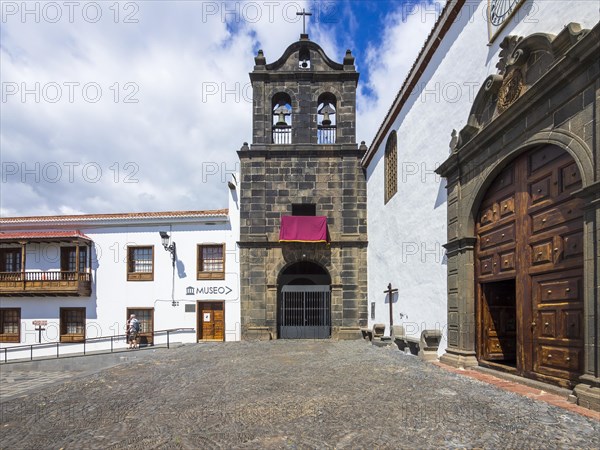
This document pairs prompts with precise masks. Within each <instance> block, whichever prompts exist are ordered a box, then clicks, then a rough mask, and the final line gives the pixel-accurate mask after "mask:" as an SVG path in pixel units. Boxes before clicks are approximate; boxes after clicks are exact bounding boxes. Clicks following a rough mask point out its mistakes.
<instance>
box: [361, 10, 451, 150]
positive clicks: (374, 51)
mask: <svg viewBox="0 0 600 450" xmlns="http://www.w3.org/2000/svg"><path fill="white" fill-rule="evenodd" d="M442 7H443V3H440V2H436V3H432V2H429V1H425V2H421V3H418V4H416V5H414V6H413V7H407V6H406V5H402V4H401V3H400V2H399V3H398V6H397V9H396V10H395V11H391V12H390V14H388V15H387V17H386V21H385V25H384V28H383V30H382V41H381V45H379V46H378V47H374V46H370V47H369V48H368V49H367V58H366V61H359V62H358V64H359V69H360V67H364V66H369V82H368V84H365V83H359V89H358V95H357V103H358V114H357V125H356V129H357V136H356V137H357V140H358V141H361V140H364V141H366V143H367V145H369V144H370V143H371V140H372V139H373V138H374V137H375V133H376V132H377V130H378V128H379V125H380V124H381V122H382V121H383V119H384V117H385V115H386V113H387V112H388V110H389V108H390V106H391V105H392V102H393V101H394V99H395V98H396V95H397V94H398V91H399V90H400V88H401V86H402V83H403V82H404V79H405V78H406V76H407V75H408V71H409V70H410V68H411V67H412V65H413V63H414V61H415V60H416V58H417V56H418V54H419V51H420V50H421V48H422V47H423V45H424V43H425V40H426V38H427V36H428V35H429V32H430V31H431V29H432V28H433V25H434V24H435V21H436V11H437V12H439V11H440V8H442Z"/></svg>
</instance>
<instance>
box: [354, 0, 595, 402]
mask: <svg viewBox="0 0 600 450" xmlns="http://www.w3.org/2000/svg"><path fill="white" fill-rule="evenodd" d="M599 19H600V16H599V9H598V3H597V2H593V1H592V2H590V1H570V2H561V1H546V0H511V1H500V0H489V1H474V2H465V1H462V0H451V1H448V2H447V3H446V6H445V7H444V9H443V11H442V12H441V15H440V18H439V20H438V22H437V23H436V25H435V26H434V28H433V30H432V32H431V34H430V36H429V37H428V39H427V41H426V43H425V45H424V46H423V48H422V50H421V52H420V54H419V56H418V58H417V60H416V61H415V63H414V65H413V67H412V69H411V71H410V73H409V74H408V76H407V78H406V79H405V81H404V84H403V86H402V88H401V90H400V92H398V94H397V96H396V98H395V100H394V102H393V104H392V106H391V108H390V110H389V112H388V114H387V115H386V117H385V118H384V120H383V122H382V124H381V126H380V129H379V131H378V132H377V134H376V136H375V138H374V141H373V143H372V145H371V147H370V148H369V151H368V152H367V154H366V155H365V157H364V159H363V166H364V167H365V169H366V171H367V192H368V204H367V208H368V229H369V248H368V271H369V303H370V308H369V326H372V325H373V324H375V323H383V324H386V333H387V328H388V326H389V323H390V318H389V304H388V300H387V298H388V297H387V294H385V293H384V291H385V290H386V289H387V286H388V283H391V284H392V287H393V288H398V293H397V294H395V296H394V297H395V298H394V303H393V324H394V325H404V327H405V332H406V333H407V334H413V335H415V336H419V335H420V333H421V331H422V330H423V329H440V330H442V334H443V337H444V340H443V341H442V343H441V345H440V347H439V354H440V355H441V354H442V353H445V354H444V356H443V357H442V361H444V362H446V363H449V364H453V365H456V366H463V367H464V366H470V365H478V364H479V365H487V366H488V367H493V368H498V369H500V370H504V371H509V372H513V373H515V374H517V375H522V376H526V377H530V378H535V379H538V380H541V381H545V382H550V383H554V384H559V385H562V386H565V387H573V386H576V385H579V386H580V389H579V391H578V394H579V395H580V394H581V393H582V392H584V391H585V392H588V391H589V386H594V385H596V386H597V385H598V379H599V378H598V375H599V374H598V363H597V361H598V360H599V358H600V357H599V352H598V346H597V338H594V336H597V335H598V315H597V304H598V292H597V283H595V282H594V275H593V274H598V267H597V266H595V265H594V260H595V258H596V257H595V256H594V255H597V254H598V241H597V237H595V238H594V236H597V235H595V234H594V233H595V232H597V227H598V224H597V209H598V202H597V198H598V189H597V186H598V178H597V177H598V175H597V174H598V173H600V172H599V171H598V170H599V169H598V158H597V154H598V122H597V115H598V97H599V88H598V79H599V76H598V60H599V56H598V55H599V51H598V29H599V25H598V21H599ZM453 130H456V131H453ZM594 155H596V156H594ZM550 162H552V163H550ZM594 164H595V167H594ZM567 167H568V169H567ZM436 171H437V172H439V173H440V175H442V176H443V177H445V178H441V177H440V176H439V175H437V173H436ZM503 171H505V172H503ZM512 171H515V172H514V173H516V174H517V175H518V176H517V175H515V177H514V178H513V177H512V175H513V172H512ZM519 174H521V175H519ZM504 175H507V176H504ZM527 177H529V178H527ZM569 177H570V178H569ZM571 179H572V180H571ZM569 180H570V181H569ZM446 182H448V186H447V190H446ZM502 183H508V184H509V185H510V186H508V185H506V184H502ZM511 186H512V187H511ZM503 189H504V190H503ZM509 191H510V192H509ZM581 197H583V198H584V200H581V201H583V202H585V203H587V204H589V205H592V204H595V205H596V206H595V207H592V206H590V207H589V208H587V209H586V208H583V206H582V205H583V203H581V201H580V200H578V198H581ZM578 202H579V203H578ZM580 203H581V204H580ZM519 205H520V206H519ZM565 205H568V206H565ZM519 208H521V209H519ZM563 210H564V211H563ZM542 216H543V217H542ZM546 216H547V217H546ZM515 217H516V219H515ZM538 222H539V223H538ZM521 223H523V224H527V223H529V224H530V225H529V226H522V225H519V224H521ZM515 224H517V225H515ZM515 226H516V227H517V228H513V227H515ZM515 230H516V231H515ZM594 230H596V231H594ZM584 248H585V252H586V255H587V256H585V258H584V252H583V249H584ZM569 277H571V278H569ZM596 277H597V275H596ZM565 280H567V281H565ZM569 280H570V281H569ZM596 281H597V278H596ZM561 283H563V284H564V283H571V284H572V285H573V286H571V285H569V286H568V287H566V290H565V292H567V294H565V297H564V298H563V297H561V298H560V299H559V298H558V297H557V298H556V300H553V301H551V302H550V301H549V300H547V299H546V298H545V297H544V298H542V297H540V295H542V294H541V293H545V294H544V295H546V294H547V295H562V294H559V292H562V291H560V288H562V287H564V286H563V284H561ZM546 286H547V287H546ZM550 293H552V294H550ZM501 294H502V295H501ZM504 295H506V299H507V300H506V304H498V305H497V304H494V303H493V301H494V300H492V299H498V298H499V297H502V296H504ZM565 302H566V303H565ZM594 305H596V306H594ZM594 311H596V312H594ZM595 339H596V341H595ZM594 342H596V344H594ZM586 386H587V387H586ZM576 391H577V388H576ZM594 395H597V394H593V395H592V394H590V395H588V396H587V400H584V404H585V402H588V403H587V404H588V405H589V404H590V403H589V401H590V400H589V398H593V397H594ZM584 397H585V394H584ZM580 398H582V397H581V395H580ZM595 401H596V402H597V398H596V400H595Z"/></svg>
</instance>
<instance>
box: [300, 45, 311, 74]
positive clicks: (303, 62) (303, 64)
mask: <svg viewBox="0 0 600 450" xmlns="http://www.w3.org/2000/svg"><path fill="white" fill-rule="evenodd" d="M298 66H299V67H300V68H301V69H310V50H308V48H306V47H302V48H301V49H300V51H299V52H298Z"/></svg>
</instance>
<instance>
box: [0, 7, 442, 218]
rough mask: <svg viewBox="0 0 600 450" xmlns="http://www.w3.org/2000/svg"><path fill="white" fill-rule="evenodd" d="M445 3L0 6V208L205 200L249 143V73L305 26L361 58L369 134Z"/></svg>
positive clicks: (147, 205)
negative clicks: (303, 13) (260, 55)
mask: <svg viewBox="0 0 600 450" xmlns="http://www.w3.org/2000/svg"><path fill="white" fill-rule="evenodd" d="M442 7H443V3H439V2H437V3H435V2H428V1H425V2H424V3H419V2H417V3H415V2H402V1H388V2H385V1H354V0H342V1H331V2H329V1H326V2H305V1H292V2H288V1H266V2H258V1H257V2H254V1H244V2H221V1H204V2H201V1H171V2H164V1H121V2H116V1H114V2H113V1H106V2H105V1H99V2H93V1H92V2H87V1H83V2H74V3H70V2H37V1H30V2H21V1H18V2H16V1H15V2H11V1H4V2H2V19H1V20H2V21H1V23H0V27H1V28H0V39H1V41H0V79H1V82H2V98H1V103H0V108H1V111H0V149H1V153H0V159H1V163H2V184H1V186H0V187H1V193H0V213H1V214H2V215H3V216H12V215H19V216H20V215H46V214H78V213H108V212H128V211H163V210H175V209H185V210H195V209H216V208H223V207H226V206H227V185H226V181H227V179H228V175H229V173H230V172H233V171H235V170H237V168H238V160H237V155H236V150H238V149H239V148H240V146H241V145H242V143H243V142H244V141H250V140H251V127H252V124H251V89H250V84H249V78H248V72H250V71H251V70H252V68H253V64H254V59H253V58H254V55H255V53H256V50H257V49H259V48H261V49H263V51H264V53H265V56H266V58H267V62H273V61H275V60H276V59H278V58H279V56H280V55H281V54H282V53H283V51H284V50H285V48H286V47H287V46H288V45H290V44H291V43H292V42H294V41H295V40H297V39H298V37H299V34H300V32H301V31H302V21H301V18H300V17H298V16H296V12H298V11H300V10H302V8H305V9H306V10H307V11H311V12H312V13H313V16H312V17H310V18H309V19H308V21H307V23H308V25H307V26H308V30H307V31H308V34H309V37H310V39H311V40H313V41H315V42H317V43H318V44H320V45H321V46H322V47H323V48H324V49H325V51H326V53H327V54H328V55H329V56H330V57H331V58H332V59H333V60H335V61H340V62H341V60H342V59H343V56H344V53H345V51H346V49H347V48H349V49H351V50H352V52H353V54H354V55H355V57H356V64H357V68H358V70H359V71H360V72H361V79H360V82H359V89H358V99H357V101H358V113H357V141H358V142H360V141H362V140H365V141H366V142H367V143H370V141H371V139H372V138H373V135H374V133H375V132H376V130H377V127H378V126H379V124H380V123H381V121H382V120H383V118H384V115H385V113H386V112H387V110H388V108H389V106H390V105H391V103H392V101H393V99H394V96H395V94H396V92H397V90H398V89H399V87H400V86H401V84H402V81H403V80H404V77H405V76H406V73H407V72H408V70H409V69H410V67H411V65H412V63H413V61H414V59H415V58H416V56H417V54H418V51H419V49H420V48H421V46H422V45H423V43H424V40H425V38H426V36H427V34H428V33H429V31H430V29H431V27H432V26H433V24H434V22H435V19H436V16H437V13H439V11H440V10H441V8H442Z"/></svg>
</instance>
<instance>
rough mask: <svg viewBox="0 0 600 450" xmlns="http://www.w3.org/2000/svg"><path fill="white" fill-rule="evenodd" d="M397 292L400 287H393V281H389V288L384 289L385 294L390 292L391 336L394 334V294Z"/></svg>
mask: <svg viewBox="0 0 600 450" xmlns="http://www.w3.org/2000/svg"><path fill="white" fill-rule="evenodd" d="M396 292H398V289H392V283H388V288H387V290H385V291H383V293H384V294H388V295H389V297H390V336H391V335H392V327H393V326H394V318H393V309H392V303H393V302H394V294H395V293H396Z"/></svg>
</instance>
